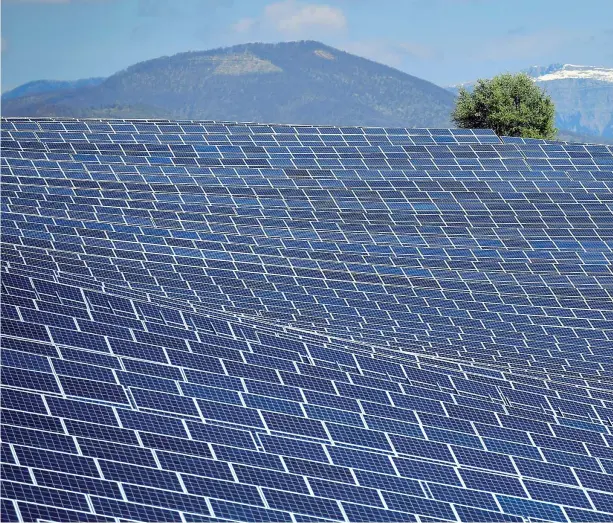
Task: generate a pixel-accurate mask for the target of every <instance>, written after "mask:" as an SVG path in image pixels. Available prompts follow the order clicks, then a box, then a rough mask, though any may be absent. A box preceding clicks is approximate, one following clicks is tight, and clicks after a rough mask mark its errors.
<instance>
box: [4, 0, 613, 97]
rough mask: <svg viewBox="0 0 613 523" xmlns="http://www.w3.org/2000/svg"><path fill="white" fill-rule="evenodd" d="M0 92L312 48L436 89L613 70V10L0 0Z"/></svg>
mask: <svg viewBox="0 0 613 523" xmlns="http://www.w3.org/2000/svg"><path fill="white" fill-rule="evenodd" d="M1 17H2V19H1V26H2V32H1V44H2V52H1V60H2V63H1V68H2V71H1V72H2V81H1V85H2V91H3V92H4V91H6V90H8V89H12V88H14V87H16V86H18V85H21V84H23V83H26V82H29V81H32V80H40V79H51V80H76V79H79V78H89V77H95V76H109V75H111V74H113V73H115V72H117V71H120V70H122V69H125V68H126V67H128V66H130V65H132V64H134V63H137V62H140V61H143V60H148V59H152V58H157V57H159V56H168V55H173V54H175V53H179V52H184V51H196V50H206V49H212V48H218V47H226V46H231V45H236V44H241V43H247V42H280V41H291V40H319V41H321V42H323V43H325V44H327V45H330V46H333V47H337V48H340V49H343V50H345V51H348V52H351V53H354V54H357V55H360V56H364V57H366V58H370V59H372V60H376V61H378V62H382V63H385V64H387V65H391V66H392V67H396V68H398V69H400V70H402V71H404V72H407V73H409V74H412V75H414V76H418V77H420V78H424V79H426V80H429V81H431V82H434V83H436V84H438V85H443V86H445V85H452V84H457V83H460V82H465V81H471V80H475V79H477V78H487V77H491V76H493V75H495V74H498V73H501V72H515V71H519V70H522V69H525V68H526V67H529V66H531V65H548V64H552V63H571V64H580V65H596V66H601V67H613V0H587V1H577V0H313V1H310V0H279V1H274V0H272V1H271V0H3V1H2V6H1Z"/></svg>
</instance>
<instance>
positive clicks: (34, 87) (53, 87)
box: [2, 78, 105, 102]
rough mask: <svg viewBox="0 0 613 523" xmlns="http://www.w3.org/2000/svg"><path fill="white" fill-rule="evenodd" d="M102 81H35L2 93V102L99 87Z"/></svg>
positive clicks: (89, 79) (99, 79)
mask: <svg viewBox="0 0 613 523" xmlns="http://www.w3.org/2000/svg"><path fill="white" fill-rule="evenodd" d="M104 80H105V79H104V78H84V79H83V80H75V81H73V82H70V81H63V80H35V81H34V82H28V83H27V84H23V85H20V86H19V87H16V88H15V89H11V90H10V91H7V92H6V93H2V101H3V102H5V101H6V100H11V99H13V98H19V97H22V96H35V95H40V94H45V93H57V92H58V91H66V90H70V89H78V88H80V87H93V86H96V85H100V84H101V83H102V82H104Z"/></svg>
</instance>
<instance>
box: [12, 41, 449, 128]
mask: <svg viewBox="0 0 613 523" xmlns="http://www.w3.org/2000/svg"><path fill="white" fill-rule="evenodd" d="M26 94H28V96H20V97H17V98H9V99H7V100H4V101H3V102H4V103H3V114H4V115H5V116H73V117H77V116H78V117H86V116H100V115H105V116H107V117H119V116H121V117H124V118H127V117H132V118H144V117H159V118H161V117H166V118H173V119H215V120H237V121H264V122H279V123H309V124H329V125H367V126H368V125H372V126H377V125H380V126H403V127H412V126H415V127H448V126H449V125H450V120H449V114H450V112H451V109H452V107H453V103H454V96H453V95H452V94H451V93H449V92H448V91H447V90H445V89H443V88H441V87H438V86H436V85H434V84H432V83H430V82H427V81H425V80H422V79H420V78H416V77H414V76H411V75H408V74H406V73H403V72H401V71H398V70H396V69H393V68H391V67H387V66H385V65H382V64H379V63H376V62H373V61H370V60H367V59H365V58H361V57H358V56H355V55H352V54H349V53H346V52H343V51H339V50H338V49H334V48H332V47H328V46H326V45H323V44H321V43H319V42H314V41H302V42H286V43H279V44H259V43H255V44H245V45H240V46H234V47H229V48H224V49H214V50H210V51H202V52H201V51H199V52H189V53H181V54H177V55H174V56H170V57H162V58H157V59H154V60H149V61H146V62H141V63H138V64H136V65H133V66H131V67H129V68H128V69H126V70H124V71H120V72H118V73H116V74H114V75H112V76H110V77H109V78H107V79H106V80H104V81H103V82H101V83H100V84H99V85H94V86H82V87H78V88H75V89H70V90H62V91H51V92H45V93H37V94H35V93H31V92H29V93H26Z"/></svg>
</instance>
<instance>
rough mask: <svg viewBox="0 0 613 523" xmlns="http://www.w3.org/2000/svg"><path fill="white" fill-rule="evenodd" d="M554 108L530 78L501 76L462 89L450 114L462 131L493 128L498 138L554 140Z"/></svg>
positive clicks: (555, 133)
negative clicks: (517, 137) (469, 88)
mask: <svg viewBox="0 0 613 523" xmlns="http://www.w3.org/2000/svg"><path fill="white" fill-rule="evenodd" d="M554 116H555V107H554V104H553V102H552V101H551V98H550V97H549V96H548V95H547V94H546V93H545V92H544V91H543V90H542V89H541V88H540V87H539V86H537V85H536V84H535V83H534V82H533V81H532V80H531V79H530V77H529V76H528V75H526V74H523V73H520V74H515V75H513V74H502V75H499V76H495V77H494V78H492V79H491V80H479V81H478V82H477V85H476V86H475V88H474V89H473V91H472V92H469V91H467V90H466V89H464V88H462V89H461V90H460V93H459V95H458V99H457V102H456V107H455V109H454V111H453V112H452V114H451V118H452V120H453V122H454V123H455V124H456V125H457V126H458V127H462V128H469V129H493V130H494V132H495V133H496V134H497V135H498V136H521V137H523V138H545V139H550V140H551V139H554V138H555V137H556V135H557V129H556V128H555V127H554Z"/></svg>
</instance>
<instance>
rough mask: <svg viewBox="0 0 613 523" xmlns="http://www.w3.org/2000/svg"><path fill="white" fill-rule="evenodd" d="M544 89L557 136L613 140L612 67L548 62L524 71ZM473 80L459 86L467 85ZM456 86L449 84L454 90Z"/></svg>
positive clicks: (467, 86)
mask: <svg viewBox="0 0 613 523" xmlns="http://www.w3.org/2000/svg"><path fill="white" fill-rule="evenodd" d="M524 72H525V73H527V74H528V75H529V76H531V77H532V78H533V79H534V81H535V82H537V83H538V84H539V85H540V86H541V87H543V88H544V89H545V91H547V92H548V93H549V95H550V96H551V98H552V100H553V101H554V103H555V106H556V125H557V127H558V128H559V129H560V131H561V133H560V135H561V137H563V138H566V137H569V136H571V137H572V136H575V137H580V138H581V139H582V140H584V141H591V142H593V141H598V142H607V143H610V142H611V141H613V69H607V68H604V67H592V66H584V65H570V64H552V65H548V66H534V67H531V68H529V69H526V70H525V71H524ZM474 84H475V82H468V83H465V84H462V86H464V87H466V88H468V89H470V88H471V87H472V86H473V85H474ZM459 87H460V86H459V85H458V86H452V87H450V88H449V90H450V91H451V92H453V93H454V94H455V93H457V91H458V88H459Z"/></svg>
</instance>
